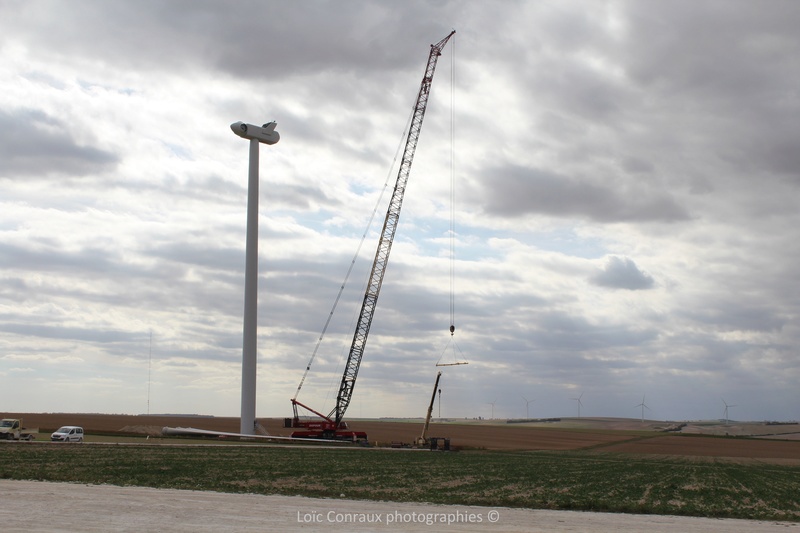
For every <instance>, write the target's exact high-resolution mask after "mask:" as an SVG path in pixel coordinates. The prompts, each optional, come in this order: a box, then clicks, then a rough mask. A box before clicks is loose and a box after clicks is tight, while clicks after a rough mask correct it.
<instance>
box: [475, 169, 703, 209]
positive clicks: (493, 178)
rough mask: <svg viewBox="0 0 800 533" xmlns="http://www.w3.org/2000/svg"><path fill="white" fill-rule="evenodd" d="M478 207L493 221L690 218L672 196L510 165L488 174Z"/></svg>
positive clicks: (483, 183)
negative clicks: (529, 217)
mask: <svg viewBox="0 0 800 533" xmlns="http://www.w3.org/2000/svg"><path fill="white" fill-rule="evenodd" d="M482 175H483V179H482V184H481V188H480V190H478V191H470V193H469V195H470V196H471V198H472V200H473V201H474V202H477V203H479V204H480V207H481V208H482V209H483V210H484V211H485V212H486V213H487V214H490V215H492V216H497V217H515V218H516V217H524V216H527V215H536V214H541V215H549V216H555V217H562V218H586V219H590V220H595V221H599V222H635V221H638V222H656V221H658V222H674V221H680V220H686V219H687V218H689V215H688V213H687V212H686V210H685V209H684V208H683V207H681V206H680V205H679V204H678V203H677V202H676V201H675V200H674V199H673V198H672V197H671V196H670V195H669V194H668V193H665V192H658V191H650V190H646V189H641V188H639V187H635V186H634V187H619V188H616V189H615V188H613V187H611V186H610V185H609V186H603V185H597V184H595V183H592V182H590V181H584V180H580V179H576V178H573V177H570V176H564V175H558V174H555V173H553V172H550V171H547V170H541V169H537V168H529V167H522V166H514V165H507V166H504V167H493V168H488V169H485V170H484V171H483V173H482Z"/></svg>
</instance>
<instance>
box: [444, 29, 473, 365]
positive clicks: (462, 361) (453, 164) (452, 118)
mask: <svg viewBox="0 0 800 533" xmlns="http://www.w3.org/2000/svg"><path fill="white" fill-rule="evenodd" d="M455 55H456V48H455V42H454V43H453V46H452V47H451V58H452V62H451V66H450V340H449V342H448V343H447V346H445V348H444V350H443V351H442V354H441V355H440V356H439V360H438V361H436V366H456V365H466V364H469V363H468V362H467V360H466V359H464V357H463V355H464V354H463V352H461V348H459V347H458V344H456V340H455V332H456V304H455V294H456V281H455V280H456V112H455V109H456V105H455V102H456V98H455V87H456V66H455V65H456V60H455ZM451 347H452V351H453V362H451V363H443V362H442V359H443V358H444V355H445V352H447V349H448V348H451ZM456 349H457V350H458V352H459V353H461V356H462V357H461V359H456V356H455V355H456V354H455V351H456Z"/></svg>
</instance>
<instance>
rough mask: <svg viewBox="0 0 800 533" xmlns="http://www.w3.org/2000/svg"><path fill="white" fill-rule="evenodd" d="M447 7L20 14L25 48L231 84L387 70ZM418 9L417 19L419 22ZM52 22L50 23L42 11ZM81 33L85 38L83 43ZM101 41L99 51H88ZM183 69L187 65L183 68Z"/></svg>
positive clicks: (182, 3)
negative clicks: (30, 44) (224, 76)
mask: <svg viewBox="0 0 800 533" xmlns="http://www.w3.org/2000/svg"><path fill="white" fill-rule="evenodd" d="M446 6H447V3H442V4H439V5H435V4H434V5H431V4H430V3H428V2H419V1H415V2H404V3H403V4H396V3H376V2H366V1H349V2H335V1H328V0H313V1H307V2H302V3H300V4H298V3H294V2H241V3H237V6H236V7H237V8H236V9H231V6H230V5H227V4H225V3H221V2H217V1H210V0H200V1H197V0H191V1H190V0H179V1H171V2H160V1H155V0H144V1H141V2H136V3H125V2H111V3H109V2H105V1H82V2H79V3H77V4H75V5H73V6H72V8H71V9H69V10H66V11H60V10H51V9H48V7H47V2H40V3H38V4H37V5H36V6H35V7H25V6H24V5H23V6H20V7H18V9H19V10H20V12H21V13H20V14H18V16H20V17H22V18H23V19H25V18H29V19H30V20H31V21H33V20H35V21H36V24H31V25H29V26H27V25H25V24H22V25H21V26H20V27H18V28H17V29H16V30H15V33H19V34H24V33H25V32H26V28H28V27H30V28H32V29H33V28H35V31H36V38H35V40H34V41H35V43H36V45H37V46H40V47H42V48H44V49H48V50H49V51H50V53H52V54H55V55H56V56H57V55H60V54H64V55H74V54H78V55H81V56H85V57H87V58H92V59H93V60H95V61H102V62H105V63H108V64H113V65H116V66H130V67H136V68H145V69H147V68H153V69H157V70H160V69H169V68H174V67H175V66H181V67H182V68H186V67H187V66H188V67H189V70H194V69H196V68H197V67H200V68H213V69H214V70H217V71H223V72H227V73H229V74H232V75H235V76H236V77H238V78H251V79H252V78H254V79H261V80H264V79H275V78H285V77H287V76H292V75H296V74H299V73H310V72H318V71H320V70H328V69H344V70H364V69H367V70H375V69H379V70H384V69H396V68H397V67H398V66H401V65H402V64H403V63H405V62H407V61H411V60H413V58H414V57H415V56H414V55H413V54H409V53H407V52H408V51H409V50H411V49H414V48H415V47H416V45H417V43H419V42H426V41H431V39H432V38H434V37H435V36H436V35H439V34H440V33H442V36H443V35H444V33H443V30H444V29H448V28H447V27H446V26H442V25H441V24H437V23H435V22H432V21H435V20H439V19H442V20H447V18H449V17H438V16H436V14H437V13H441V12H442V11H443V10H444V8H446ZM420 10H424V12H425V13H426V15H427V16H426V18H425V20H427V21H431V22H426V21H420V20H419V19H418V15H419V13H420ZM51 12H52V13H56V12H58V15H57V16H55V15H52V16H50V15H49V13H51ZM85 35H91V36H92V38H91V39H84V38H83V36H85ZM97 42H102V43H104V45H103V46H102V47H98V46H96V43H97ZM187 63H188V65H187Z"/></svg>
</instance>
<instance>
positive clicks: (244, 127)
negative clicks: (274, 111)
mask: <svg viewBox="0 0 800 533" xmlns="http://www.w3.org/2000/svg"><path fill="white" fill-rule="evenodd" d="M277 125H278V123H277V122H275V121H272V122H267V123H266V124H264V125H263V126H256V125H254V124H245V123H244V122H242V121H239V122H234V123H233V124H231V130H232V131H233V133H235V134H236V135H238V136H239V137H243V138H245V139H250V140H256V141H258V142H262V143H264V144H275V143H276V142H278V141H279V140H281V134H280V133H278V132H277V131H275V126H277Z"/></svg>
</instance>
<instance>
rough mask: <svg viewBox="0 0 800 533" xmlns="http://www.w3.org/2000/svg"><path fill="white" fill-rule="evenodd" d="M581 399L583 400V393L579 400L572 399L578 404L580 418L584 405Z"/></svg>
mask: <svg viewBox="0 0 800 533" xmlns="http://www.w3.org/2000/svg"><path fill="white" fill-rule="evenodd" d="M581 398H583V393H581V395H580V396H578V397H577V398H572V399H573V400H575V401H576V402H578V418H580V417H581V406H582V405H583V402H581Z"/></svg>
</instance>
